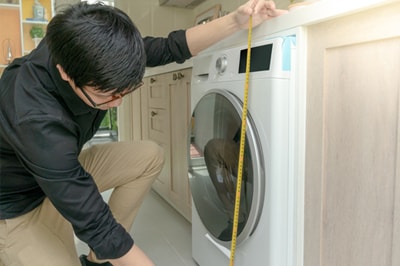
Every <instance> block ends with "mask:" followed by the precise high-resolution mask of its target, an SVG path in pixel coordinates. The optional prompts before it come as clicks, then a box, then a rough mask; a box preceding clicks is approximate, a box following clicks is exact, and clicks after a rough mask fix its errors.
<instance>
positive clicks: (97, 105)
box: [78, 81, 143, 108]
mask: <svg viewBox="0 0 400 266" xmlns="http://www.w3.org/2000/svg"><path fill="white" fill-rule="evenodd" d="M142 86H143V81H142V82H140V83H139V84H137V85H136V86H135V87H133V88H131V89H129V90H126V91H124V92H121V93H118V94H117V95H110V97H111V99H110V100H107V101H105V102H102V103H96V102H95V101H94V100H93V99H92V98H91V97H90V96H89V94H88V93H87V92H86V91H85V90H84V89H83V88H81V87H78V88H79V89H80V90H81V91H82V93H83V95H85V97H86V99H88V101H89V102H90V103H91V104H92V105H93V107H95V108H96V107H99V106H102V105H105V104H107V103H110V102H113V101H116V100H118V99H121V98H122V97H124V96H126V95H128V94H129V93H132V92H134V91H135V90H136V89H138V88H140V87H142Z"/></svg>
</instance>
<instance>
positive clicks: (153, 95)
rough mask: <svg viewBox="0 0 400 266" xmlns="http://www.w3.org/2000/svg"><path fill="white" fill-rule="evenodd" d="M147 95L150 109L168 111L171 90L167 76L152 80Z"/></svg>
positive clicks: (152, 78)
mask: <svg viewBox="0 0 400 266" xmlns="http://www.w3.org/2000/svg"><path fill="white" fill-rule="evenodd" d="M147 95H148V103H149V107H154V108H164V109H168V106H169V89H168V82H167V78H166V76H165V75H160V76H157V77H151V78H150V80H149V89H148V92H147Z"/></svg>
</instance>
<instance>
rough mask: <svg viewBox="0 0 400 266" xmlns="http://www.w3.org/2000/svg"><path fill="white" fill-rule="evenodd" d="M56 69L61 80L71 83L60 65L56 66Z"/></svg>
mask: <svg viewBox="0 0 400 266" xmlns="http://www.w3.org/2000/svg"><path fill="white" fill-rule="evenodd" d="M56 67H57V69H58V72H59V73H60V75H61V78H62V79H63V80H65V81H68V82H69V81H71V78H70V77H69V76H68V75H67V73H65V71H64V68H63V67H62V66H61V65H60V64H57V65H56Z"/></svg>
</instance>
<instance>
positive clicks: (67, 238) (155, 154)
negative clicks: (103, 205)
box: [0, 141, 164, 266]
mask: <svg viewBox="0 0 400 266" xmlns="http://www.w3.org/2000/svg"><path fill="white" fill-rule="evenodd" d="M79 160H80V162H81V164H82V165H83V167H84V168H85V169H86V170H87V171H88V172H89V173H91V174H92V176H93V178H94V180H95V182H96V184H97V186H98V188H99V191H100V192H103V191H106V190H109V189H112V188H114V190H113V192H112V194H111V196H110V200H109V206H110V208H111V211H112V212H113V214H114V216H115V218H116V219H117V221H119V222H120V223H121V224H122V225H123V226H124V227H125V228H126V230H127V231H130V228H131V226H132V224H133V220H134V218H135V216H136V214H137V212H138V210H139V206H140V205H141V202H142V201H143V199H144V197H145V195H146V194H147V192H148V191H149V189H150V187H151V184H152V183H153V181H154V179H155V177H156V176H157V175H158V173H159V172H160V170H161V168H162V165H163V160H164V153H163V151H162V149H161V148H160V147H159V146H158V145H157V144H155V143H153V142H150V141H140V142H117V143H109V144H103V145H95V146H92V147H91V148H89V149H86V150H84V151H82V153H81V155H80V157H79ZM79 255H80V254H79ZM2 263H3V265H4V266H21V265H26V266H55V265H57V266H78V265H81V264H80V262H79V259H78V254H77V253H76V248H75V243H74V234H73V230H72V226H71V224H70V223H69V222H68V221H66V220H65V219H64V218H63V217H62V216H61V215H60V214H59V213H58V211H57V210H56V209H55V208H54V207H53V205H52V204H51V203H50V201H49V200H48V199H47V198H46V199H45V200H44V202H43V203H42V204H41V205H40V206H39V207H37V208H36V209H34V210H33V211H31V212H29V213H27V214H24V215H22V216H19V217H17V218H14V219H6V220H0V266H1V265H2Z"/></svg>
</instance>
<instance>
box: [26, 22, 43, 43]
mask: <svg viewBox="0 0 400 266" xmlns="http://www.w3.org/2000/svg"><path fill="white" fill-rule="evenodd" d="M29 34H30V35H31V38H32V40H33V42H34V43H35V48H36V47H37V46H38V44H39V43H40V41H41V40H42V39H43V37H44V30H43V28H42V27H39V26H32V28H31V30H30V31H29Z"/></svg>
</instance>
